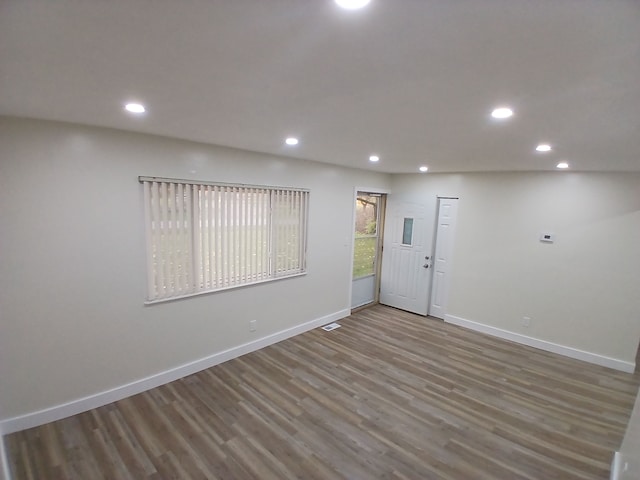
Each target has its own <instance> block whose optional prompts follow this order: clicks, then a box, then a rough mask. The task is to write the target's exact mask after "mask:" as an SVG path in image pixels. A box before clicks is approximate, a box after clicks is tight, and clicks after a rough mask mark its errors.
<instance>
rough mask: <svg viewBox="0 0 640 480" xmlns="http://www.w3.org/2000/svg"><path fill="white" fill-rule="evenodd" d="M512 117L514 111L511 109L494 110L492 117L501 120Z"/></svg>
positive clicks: (500, 108)
mask: <svg viewBox="0 0 640 480" xmlns="http://www.w3.org/2000/svg"><path fill="white" fill-rule="evenodd" d="M512 115H513V110H511V109H510V108H509V107H498V108H494V109H493V111H492V112H491V116H492V117H493V118H497V119H499V120H504V119H505V118H509V117H511V116H512Z"/></svg>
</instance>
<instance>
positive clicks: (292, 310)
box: [0, 118, 390, 420]
mask: <svg viewBox="0 0 640 480" xmlns="http://www.w3.org/2000/svg"><path fill="white" fill-rule="evenodd" d="M138 175H150V176H162V177H172V178H189V179H206V180H213V181H221V182H232V183H247V184H269V185H281V186H293V187H302V188H308V189H310V190H311V198H310V225H309V245H308V248H309V254H308V275H306V276H303V277H298V278H293V279H287V280H281V281H277V282H273V283H269V284H262V285H258V286H252V287H245V288H241V289H237V290H232V291H227V292H221V293H217V294H210V295H204V296H199V297H194V298H190V299H185V300H180V301H175V302H170V303H163V304H158V305H152V306H146V307H145V306H144V305H143V301H144V299H145V281H146V280H145V278H146V277H145V275H146V270H145V258H146V257H145V252H144V229H143V208H142V197H141V195H142V190H141V186H140V184H139V183H138V181H137V177H138ZM389 182H390V177H389V176H387V175H382V174H376V173H372V172H365V171H358V170H348V169H344V168H339V167H335V166H330V165H325V164H319V163H312V162H303V161H298V160H293V159H287V158H284V157H274V156H267V155H260V154H255V153H250V152H244V151H239V150H233V149H226V148H221V147H213V146H207V145H201V144H196V143H190V142H183V141H177V140H171V139H166V138H160V137H152V136H146V135H140V134H133V133H125V132H119V131H115V130H107V129H97V128H90V127H82V126H75V125H69V124H62V123H54V122H40V121H29V120H17V119H10V118H0V219H1V225H0V250H1V252H2V253H1V255H0V306H1V309H2V311H1V315H0V332H1V336H0V355H1V356H0V408H1V410H0V420H5V419H9V418H13V417H16V416H20V415H24V414H29V413H31V412H34V411H37V410H40V409H45V408H48V407H53V406H57V405H60V404H63V403H65V402H71V401H74V400H76V399H78V398H80V397H84V396H88V395H93V394H96V393H99V392H102V391H105V390H108V389H111V388H114V387H118V386H121V385H123V384H126V383H128V382H134V381H136V380H138V379H141V378H143V377H146V376H149V375H154V374H156V373H159V372H162V371H165V370H168V369H171V368H174V367H177V366H179V365H182V364H185V363H188V362H191V361H194V360H198V359H201V358H203V357H207V356H209V355H212V354H215V353H217V352H221V351H224V350H226V349H229V348H233V347H235V346H238V345H241V344H244V343H247V342H251V341H252V340H255V339H256V338H259V337H263V336H266V335H269V334H273V333H274V332H279V331H282V330H285V329H288V328H292V327H295V326H297V325H300V324H302V323H304V322H308V321H311V320H314V319H318V318H321V317H324V316H327V315H331V314H333V313H335V312H340V311H344V310H345V309H348V308H349V304H350V298H349V291H350V290H349V285H350V282H351V258H350V253H351V246H350V242H351V241H352V232H353V226H352V204H353V192H354V188H355V187H356V186H358V185H367V186H372V187H378V188H382V189H386V188H388V185H389ZM251 319H257V320H258V323H257V326H258V328H257V332H255V333H251V332H249V323H248V322H249V320H251Z"/></svg>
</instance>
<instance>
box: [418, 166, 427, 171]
mask: <svg viewBox="0 0 640 480" xmlns="http://www.w3.org/2000/svg"><path fill="white" fill-rule="evenodd" d="M418 170H420V171H421V172H422V173H424V172H426V171H428V170H429V167H427V166H426V165H423V166H421V167H420V168H419V169H418Z"/></svg>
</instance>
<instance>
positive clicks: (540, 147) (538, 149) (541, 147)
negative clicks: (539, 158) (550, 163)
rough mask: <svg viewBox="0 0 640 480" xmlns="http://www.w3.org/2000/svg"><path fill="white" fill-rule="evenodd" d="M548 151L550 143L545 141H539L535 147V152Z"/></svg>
mask: <svg viewBox="0 0 640 480" xmlns="http://www.w3.org/2000/svg"><path fill="white" fill-rule="evenodd" d="M550 151H551V145H549V144H547V143H541V144H540V145H538V146H537V147H536V152H550Z"/></svg>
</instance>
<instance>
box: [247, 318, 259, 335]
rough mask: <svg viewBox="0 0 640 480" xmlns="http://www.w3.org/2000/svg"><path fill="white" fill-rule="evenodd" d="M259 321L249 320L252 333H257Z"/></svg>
mask: <svg viewBox="0 0 640 480" xmlns="http://www.w3.org/2000/svg"><path fill="white" fill-rule="evenodd" d="M257 322H258V321H257V320H249V331H250V332H255V331H256V323H257Z"/></svg>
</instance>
